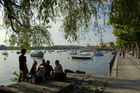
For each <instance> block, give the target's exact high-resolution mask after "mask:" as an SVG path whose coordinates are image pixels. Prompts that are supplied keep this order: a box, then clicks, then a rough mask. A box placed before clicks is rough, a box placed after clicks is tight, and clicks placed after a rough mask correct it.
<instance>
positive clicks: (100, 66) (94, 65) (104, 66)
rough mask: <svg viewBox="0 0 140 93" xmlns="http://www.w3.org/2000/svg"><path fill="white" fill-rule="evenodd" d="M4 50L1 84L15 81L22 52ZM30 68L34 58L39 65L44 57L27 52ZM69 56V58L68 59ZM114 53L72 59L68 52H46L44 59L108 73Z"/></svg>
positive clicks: (1, 57) (93, 71)
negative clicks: (37, 56)
mask: <svg viewBox="0 0 140 93" xmlns="http://www.w3.org/2000/svg"><path fill="white" fill-rule="evenodd" d="M2 52H3V51H0V85H10V84H13V83H15V82H12V81H11V80H10V79H11V78H13V77H15V76H14V75H13V74H12V73H13V72H14V71H18V70H19V61H18V57H19V55H20V54H16V51H15V50H13V51H12V50H9V51H7V52H8V54H9V55H8V56H5V55H2ZM26 57H27V65H28V69H30V68H31V65H32V63H33V61H34V59H36V60H37V62H38V65H39V64H40V63H41V60H42V58H35V57H30V54H26ZM68 57H69V59H68ZM112 57H113V55H112V53H111V52H108V53H104V56H101V57H97V56H94V57H93V59H88V60H80V59H71V56H70V55H68V53H67V52H61V53H56V52H52V53H48V52H47V53H45V55H44V59H45V60H50V64H51V65H52V66H53V68H54V65H55V60H59V61H60V64H61V65H62V67H63V69H71V70H74V71H75V70H81V71H85V72H86V73H90V74H96V75H108V72H109V62H110V60H111V59H112ZM4 59H6V60H4Z"/></svg>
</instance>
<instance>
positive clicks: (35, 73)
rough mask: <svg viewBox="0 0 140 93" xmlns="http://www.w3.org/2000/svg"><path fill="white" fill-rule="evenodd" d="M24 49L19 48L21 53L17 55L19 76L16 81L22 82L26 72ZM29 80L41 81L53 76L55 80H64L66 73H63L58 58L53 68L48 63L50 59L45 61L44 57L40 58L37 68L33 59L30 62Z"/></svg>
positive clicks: (25, 77)
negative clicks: (31, 62) (32, 61)
mask: <svg viewBox="0 0 140 93" xmlns="http://www.w3.org/2000/svg"><path fill="white" fill-rule="evenodd" d="M26 51H27V50H26V49H22V50H21V55H20V56H19V70H20V73H19V78H18V82H24V81H26V80H27V73H28V67H27V64H26V61H27V60H26V56H25V54H26ZM30 75H31V80H32V81H33V82H41V81H42V80H45V79H48V78H52V77H53V78H55V79H57V80H64V79H65V78H66V74H65V73H63V68H62V66H61V64H60V63H59V60H56V61H55V68H54V69H53V68H52V66H51V65H50V61H49V60H47V62H45V59H43V60H42V63H41V64H40V65H39V67H38V68H37V61H36V60H35V61H34V63H33V64H32V67H31V70H30Z"/></svg>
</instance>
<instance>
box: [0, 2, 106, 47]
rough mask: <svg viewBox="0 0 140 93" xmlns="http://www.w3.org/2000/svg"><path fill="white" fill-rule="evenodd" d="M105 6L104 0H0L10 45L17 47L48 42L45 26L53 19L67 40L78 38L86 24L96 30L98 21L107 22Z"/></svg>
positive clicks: (48, 36) (49, 41) (85, 30)
mask: <svg viewBox="0 0 140 93" xmlns="http://www.w3.org/2000/svg"><path fill="white" fill-rule="evenodd" d="M107 6H109V3H107V0H0V7H1V9H2V10H4V17H3V18H4V27H6V28H7V31H8V32H10V33H11V34H10V38H9V42H10V45H17V46H20V47H29V46H38V47H39V46H43V45H52V44H53V42H52V39H51V34H50V33H49V31H48V29H49V28H50V27H51V25H50V23H51V22H56V21H57V20H61V21H62V26H61V28H60V30H61V31H62V32H64V34H65V39H67V40H68V41H76V40H78V38H79V37H80V35H82V34H81V33H84V32H87V31H88V30H89V25H92V26H93V28H94V30H96V31H97V30H100V29H99V28H100V25H99V23H98V20H99V19H101V18H102V19H104V23H107V22H106V16H107V13H108V11H109V7H107Z"/></svg>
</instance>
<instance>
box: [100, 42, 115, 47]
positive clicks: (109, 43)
mask: <svg viewBox="0 0 140 93" xmlns="http://www.w3.org/2000/svg"><path fill="white" fill-rule="evenodd" d="M114 45H115V43H114V42H105V43H99V48H101V47H111V46H114Z"/></svg>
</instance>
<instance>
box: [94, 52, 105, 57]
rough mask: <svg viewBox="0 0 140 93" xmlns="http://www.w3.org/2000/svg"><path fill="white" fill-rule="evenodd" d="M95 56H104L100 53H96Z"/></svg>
mask: <svg viewBox="0 0 140 93" xmlns="http://www.w3.org/2000/svg"><path fill="white" fill-rule="evenodd" d="M95 56H104V54H103V53H102V52H96V53H95Z"/></svg>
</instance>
